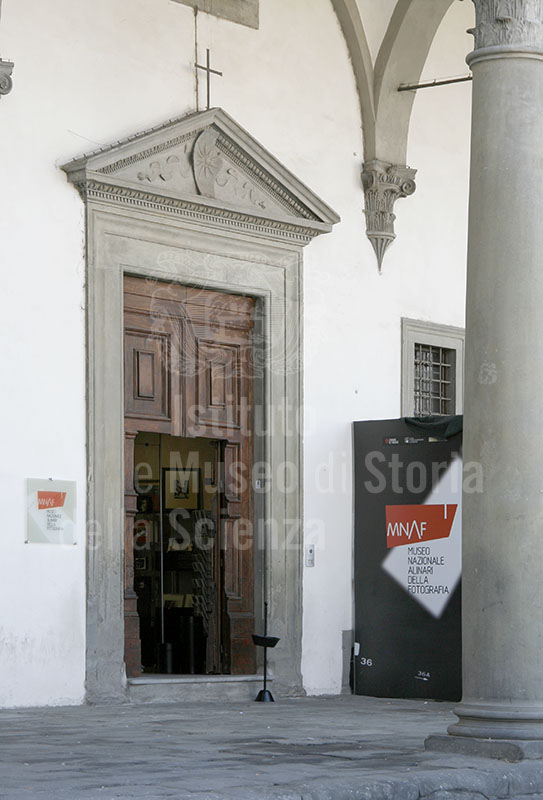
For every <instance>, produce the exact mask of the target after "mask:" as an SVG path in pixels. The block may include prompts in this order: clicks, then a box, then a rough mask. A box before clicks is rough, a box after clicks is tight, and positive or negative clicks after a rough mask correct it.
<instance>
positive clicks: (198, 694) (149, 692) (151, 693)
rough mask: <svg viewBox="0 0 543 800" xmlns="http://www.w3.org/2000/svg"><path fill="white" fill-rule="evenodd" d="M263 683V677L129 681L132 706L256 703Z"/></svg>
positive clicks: (162, 677) (172, 677)
mask: <svg viewBox="0 0 543 800" xmlns="http://www.w3.org/2000/svg"><path fill="white" fill-rule="evenodd" d="M262 680H263V677H262V675H142V676H141V677H139V678H128V684H127V691H128V699H129V700H130V702H132V703H171V702H176V703H194V702H203V703H205V702H210V703H214V702H217V701H219V702H246V701H247V700H254V699H255V697H256V696H257V694H258V692H259V691H260V689H261V688H262ZM272 682H273V681H272V679H271V678H269V677H268V683H270V684H272Z"/></svg>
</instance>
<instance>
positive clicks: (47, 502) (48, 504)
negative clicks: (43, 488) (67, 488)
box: [38, 491, 66, 511]
mask: <svg viewBox="0 0 543 800" xmlns="http://www.w3.org/2000/svg"><path fill="white" fill-rule="evenodd" d="M65 500H66V492H40V491H38V511H43V510H44V509H47V508H62V507H63V505H64V501H65Z"/></svg>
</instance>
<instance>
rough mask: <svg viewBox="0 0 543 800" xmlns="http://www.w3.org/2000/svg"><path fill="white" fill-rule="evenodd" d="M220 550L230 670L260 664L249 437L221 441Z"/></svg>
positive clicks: (252, 669)
mask: <svg viewBox="0 0 543 800" xmlns="http://www.w3.org/2000/svg"><path fill="white" fill-rule="evenodd" d="M222 451H223V463H222V472H223V482H222V485H223V493H222V502H221V520H220V533H221V552H222V559H223V589H224V598H225V606H224V616H223V619H224V623H223V624H224V627H225V636H224V650H225V658H226V662H227V664H228V667H229V671H230V672H232V674H237V675H244V674H245V675H247V674H252V673H254V672H255V670H256V660H255V647H254V645H253V642H252V638H251V634H253V633H254V556H255V549H254V530H253V515H252V488H251V486H252V484H251V470H250V469H249V471H248V469H247V468H248V467H250V466H251V465H252V453H251V442H250V440H242V441H240V442H223V445H222Z"/></svg>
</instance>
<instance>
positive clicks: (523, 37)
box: [469, 0, 543, 58]
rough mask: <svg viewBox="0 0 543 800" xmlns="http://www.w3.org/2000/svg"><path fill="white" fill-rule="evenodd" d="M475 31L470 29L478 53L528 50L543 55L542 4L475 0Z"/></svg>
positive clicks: (528, 0) (523, 0)
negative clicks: (490, 48) (479, 51)
mask: <svg viewBox="0 0 543 800" xmlns="http://www.w3.org/2000/svg"><path fill="white" fill-rule="evenodd" d="M473 3H474V5H475V27H474V28H470V30H469V33H472V34H473V36H474V38H475V52H474V53H472V54H471V57H472V58H473V57H476V56H477V52H476V51H478V50H482V49H485V48H487V47H508V48H522V49H524V48H526V49H528V50H539V51H542V52H543V2H541V0H473Z"/></svg>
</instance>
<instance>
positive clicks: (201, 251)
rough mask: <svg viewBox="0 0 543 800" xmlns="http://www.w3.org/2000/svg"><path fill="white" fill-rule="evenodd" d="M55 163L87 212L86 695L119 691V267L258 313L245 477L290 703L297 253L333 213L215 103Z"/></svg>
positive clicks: (275, 665) (294, 620) (122, 691)
mask: <svg viewBox="0 0 543 800" xmlns="http://www.w3.org/2000/svg"><path fill="white" fill-rule="evenodd" d="M63 169H64V171H65V172H66V173H67V176H68V180H69V181H70V182H71V183H73V184H74V185H75V186H76V187H77V189H78V190H79V193H80V195H81V197H82V198H83V200H84V202H85V208H86V250H87V282H86V308H87V412H88V436H87V440H88V447H87V464H88V479H87V482H88V503H87V525H88V559H87V584H88V588H87V652H86V691H87V699H88V700H89V701H91V702H98V701H103V702H106V701H110V700H116V701H118V700H119V699H122V698H123V697H124V696H125V695H126V686H127V680H126V676H125V668H124V624H123V564H124V553H123V541H124V534H123V527H124V507H123V506H124V494H125V488H127V487H125V486H124V397H123V380H124V378H123V360H124V359H123V275H124V274H125V273H128V274H132V275H136V276H142V277H150V278H154V279H159V280H163V281H176V282H179V283H184V284H188V285H191V286H196V287H202V288H207V289H212V290H214V291H224V292H232V293H234V294H246V295H250V296H251V297H254V298H255V299H256V300H257V301H258V303H259V304H260V306H261V308H262V311H263V313H262V320H263V322H262V327H263V329H262V331H261V332H260V333H261V336H260V342H261V344H260V347H261V350H260V356H261V357H260V358H258V359H257V360H256V363H255V369H258V370H260V375H259V376H257V377H258V378H259V379H258V381H257V384H256V388H257V394H256V397H255V410H257V409H258V405H261V406H262V408H263V409H265V414H264V417H265V419H262V420H260V428H261V430H259V419H258V415H257V414H255V445H256V447H258V448H259V451H258V450H257V455H256V460H258V458H260V459H261V460H262V461H263V462H265V463H266V464H267V467H268V474H267V475H260V476H259V477H258V479H259V480H260V481H261V482H263V485H264V488H265V491H264V492H263V493H259V492H257V491H255V501H256V500H260V502H259V504H257V503H256V502H255V519H256V520H257V522H258V521H260V520H262V521H263V522H264V523H265V526H266V529H265V532H264V534H263V535H264V541H265V547H266V559H265V561H266V568H265V570H264V572H265V574H264V575H263V579H262V584H263V586H264V591H263V597H262V598H260V602H263V600H264V599H267V600H268V603H269V624H270V632H273V635H275V636H279V637H280V639H281V643H280V646H279V647H277V648H276V649H275V650H274V651H273V656H272V664H271V666H272V669H273V670H274V674H275V683H274V686H275V687H276V690H277V691H278V692H280V693H283V694H284V693H290V694H299V693H301V692H302V680H301V672H300V663H301V640H302V567H303V559H302V548H303V532H302V519H303V516H302V463H301V461H302V455H301V453H302V369H301V365H302V361H301V358H302V325H301V311H302V287H301V273H302V250H303V247H304V246H305V245H307V244H308V243H309V242H310V241H311V240H312V239H313V238H314V237H315V236H318V235H320V234H322V233H327V232H329V231H331V230H332V227H333V225H334V224H335V223H337V222H338V221H339V217H338V216H337V214H336V213H335V212H334V211H333V209H331V208H330V207H329V206H328V205H326V203H324V201H322V200H321V199H320V198H319V197H317V195H315V194H314V193H313V192H312V191H311V190H310V189H309V188H308V187H307V186H306V185H305V184H303V183H302V182H301V181H300V180H299V179H298V178H296V176H295V175H293V174H292V173H291V172H290V171H289V170H288V169H287V168H286V167H284V166H283V165H282V164H281V163H280V162H279V161H278V160H277V159H276V158H275V157H274V156H273V155H272V154H271V153H269V152H268V151H267V150H266V149H265V148H263V147H262V145H261V144H259V142H257V141H256V140H255V139H254V138H253V137H252V136H251V135H250V134H249V133H247V131H245V130H244V129H243V128H242V127H241V126H240V125H239V124H238V123H237V122H236V121H235V120H233V119H232V118H231V117H230V116H229V115H228V114H226V113H225V112H224V111H223V110H222V109H220V108H217V109H211V110H209V111H205V112H201V113H196V114H189V115H187V116H185V117H180V118H178V119H174V120H169V121H168V122H166V123H164V124H163V125H160V126H158V127H156V128H151V129H150V130H147V131H143V132H141V133H139V134H137V135H135V136H131V137H129V138H128V139H125V140H124V141H122V142H118V143H116V144H114V145H111V146H109V147H104V148H101V149H100V150H98V151H96V152H95V153H91V154H90V155H87V156H82V157H81V158H77V159H75V160H73V161H71V162H69V163H68V164H65V165H64V166H63ZM285 465H287V466H285ZM293 475H294V476H295V477H296V480H295V481H294V485H292V476H293ZM285 482H287V483H290V484H291V485H290V487H289V489H288V491H286V490H285V486H284V483H285ZM128 488H130V487H128ZM256 535H257V536H259V535H261V534H260V532H259V531H258V530H257V531H256ZM255 599H256V600H257V601H258V598H255ZM257 606H258V602H257Z"/></svg>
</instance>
